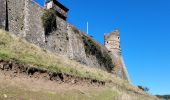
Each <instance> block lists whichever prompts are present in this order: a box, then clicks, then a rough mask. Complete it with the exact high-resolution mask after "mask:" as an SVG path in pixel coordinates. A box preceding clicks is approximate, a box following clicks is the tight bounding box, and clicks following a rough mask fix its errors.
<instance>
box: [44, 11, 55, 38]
mask: <svg viewBox="0 0 170 100" xmlns="http://www.w3.org/2000/svg"><path fill="white" fill-rule="evenodd" d="M41 19H42V23H43V27H44V30H45V34H46V35H49V33H51V32H52V31H54V30H56V28H57V23H56V12H55V10H53V9H49V10H45V12H44V14H43V16H42V17H41Z"/></svg>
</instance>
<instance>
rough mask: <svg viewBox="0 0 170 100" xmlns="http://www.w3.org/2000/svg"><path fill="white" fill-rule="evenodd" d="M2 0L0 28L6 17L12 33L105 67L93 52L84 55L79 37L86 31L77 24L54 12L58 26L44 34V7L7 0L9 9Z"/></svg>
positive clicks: (93, 65) (76, 59) (0, 4)
mask: <svg viewBox="0 0 170 100" xmlns="http://www.w3.org/2000/svg"><path fill="white" fill-rule="evenodd" d="M5 1H6V0H1V1H0V12H2V14H0V28H1V26H4V25H5V26H6V23H5V24H4V23H3V22H5V21H7V22H8V29H9V31H10V32H11V33H14V34H16V35H18V36H20V37H23V38H25V39H26V40H27V41H29V42H30V43H33V44H36V45H37V46H40V47H41V48H44V49H47V50H49V51H51V52H54V53H57V54H61V55H63V56H67V57H69V58H70V59H72V60H75V61H77V62H80V63H82V64H86V65H88V66H89V67H97V68H100V69H103V70H106V68H105V67H104V66H103V65H100V64H99V62H98V60H97V58H96V57H95V56H94V55H88V56H87V55H86V53H85V48H84V43H83V40H82V36H83V35H85V34H84V33H82V32H80V31H79V30H78V29H77V28H75V27H74V26H72V25H70V24H69V23H67V22H66V21H65V20H63V19H61V18H60V17H57V16H56V23H57V30H56V31H53V32H52V33H50V34H49V35H47V36H46V35H45V32H44V28H43V25H42V19H41V17H42V15H43V13H44V8H43V7H41V6H39V5H38V4H37V3H35V2H34V1H32V0H7V1H8V2H7V8H8V10H6V9H5V8H6V5H5ZM1 8H4V9H3V10H2V9H1ZM6 12H8V13H7V14H8V17H6ZM5 17H6V18H5ZM4 20H5V21H4ZM5 26H4V27H5Z"/></svg>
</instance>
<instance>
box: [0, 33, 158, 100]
mask: <svg viewBox="0 0 170 100" xmlns="http://www.w3.org/2000/svg"><path fill="white" fill-rule="evenodd" d="M0 99H2V100H3V99H5V100H11V99H12V100H23V99H24V100H157V98H156V97H154V96H150V95H149V94H147V93H145V92H143V91H142V90H140V89H138V88H137V87H134V86H132V85H130V84H129V83H128V82H127V81H124V80H122V79H120V78H118V77H115V76H114V75H112V74H109V73H107V72H105V71H103V70H100V69H96V68H89V67H87V66H85V65H82V64H79V63H78V62H75V61H73V60H69V59H68V58H67V57H65V56H61V55H58V54H54V53H51V52H49V51H47V50H45V49H41V48H39V47H37V46H35V45H34V44H30V43H28V42H26V40H24V39H21V38H18V37H16V36H15V35H11V34H10V33H7V32H5V31H3V30H0Z"/></svg>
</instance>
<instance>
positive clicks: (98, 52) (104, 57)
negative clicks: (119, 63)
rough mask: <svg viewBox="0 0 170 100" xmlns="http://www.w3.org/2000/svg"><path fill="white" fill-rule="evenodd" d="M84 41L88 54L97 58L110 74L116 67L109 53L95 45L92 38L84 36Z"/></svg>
mask: <svg viewBox="0 0 170 100" xmlns="http://www.w3.org/2000/svg"><path fill="white" fill-rule="evenodd" d="M82 39H83V42H84V48H85V52H86V54H87V55H94V56H96V58H97V60H98V63H99V64H100V65H104V66H105V67H106V69H107V70H108V71H109V72H112V71H113V68H114V65H113V62H112V58H111V57H110V56H109V54H108V52H107V51H105V50H104V49H102V47H101V46H100V45H99V44H97V43H95V42H94V41H93V40H92V39H91V38H89V37H87V36H83V37H82Z"/></svg>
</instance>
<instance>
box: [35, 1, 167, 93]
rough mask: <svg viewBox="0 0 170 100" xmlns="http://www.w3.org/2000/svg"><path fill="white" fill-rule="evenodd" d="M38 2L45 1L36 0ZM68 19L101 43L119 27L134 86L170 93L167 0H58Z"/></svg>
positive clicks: (153, 91)
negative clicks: (63, 6) (64, 8)
mask: <svg viewBox="0 0 170 100" xmlns="http://www.w3.org/2000/svg"><path fill="white" fill-rule="evenodd" d="M35 1H37V2H39V3H40V4H41V5H42V4H43V2H44V0H35ZM59 1H60V2H61V3H63V4H64V5H65V6H66V7H68V8H69V9H70V11H69V15H68V22H69V23H71V24H73V25H75V26H76V27H78V28H79V29H80V30H81V31H86V22H87V21H88V22H89V34H90V35H92V36H93V37H94V38H95V39H96V40H97V41H99V42H100V43H102V44H103V41H104V39H103V38H104V33H108V32H111V31H113V30H114V29H115V28H119V29H120V32H121V47H122V53H123V57H124V60H125V63H126V66H127V69H128V72H129V75H130V78H131V81H132V84H133V85H142V86H147V87H149V88H150V93H152V94H170V62H169V61H170V45H169V43H170V39H169V38H170V0H59Z"/></svg>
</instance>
